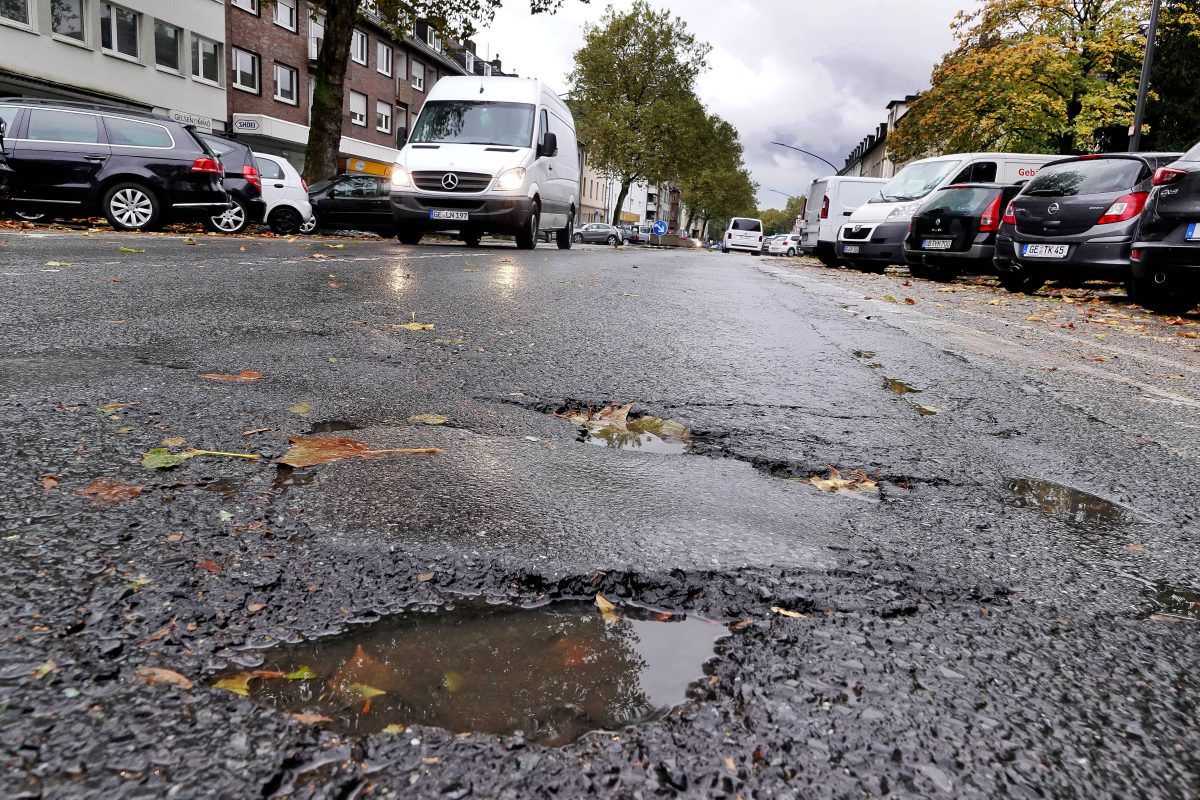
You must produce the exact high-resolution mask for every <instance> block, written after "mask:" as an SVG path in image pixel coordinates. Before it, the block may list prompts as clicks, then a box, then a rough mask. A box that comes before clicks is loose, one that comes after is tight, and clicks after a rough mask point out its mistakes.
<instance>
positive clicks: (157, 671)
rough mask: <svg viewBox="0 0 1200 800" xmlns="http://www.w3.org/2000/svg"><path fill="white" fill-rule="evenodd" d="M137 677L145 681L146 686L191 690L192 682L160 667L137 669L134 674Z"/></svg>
mask: <svg viewBox="0 0 1200 800" xmlns="http://www.w3.org/2000/svg"><path fill="white" fill-rule="evenodd" d="M134 674H135V675H137V677H138V678H139V679H141V680H143V681H145V682H146V683H147V684H148V685H150V686H154V685H162V684H166V685H169V686H182V687H183V688H184V689H190V688H192V682H191V681H189V680H188V679H187V678H185V677H183V676H182V675H180V674H179V673H178V672H175V671H174V670H170V669H163V668H162V667H138V668H137V670H136V671H135V672H134Z"/></svg>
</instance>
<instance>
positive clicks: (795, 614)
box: [771, 606, 807, 619]
mask: <svg viewBox="0 0 1200 800" xmlns="http://www.w3.org/2000/svg"><path fill="white" fill-rule="evenodd" d="M771 611H772V612H774V613H776V614H778V615H779V616H781V617H787V618H789V619H807V617H806V616H805V615H804V614H801V613H800V612H799V611H788V610H787V609H786V608H780V607H779V606H771Z"/></svg>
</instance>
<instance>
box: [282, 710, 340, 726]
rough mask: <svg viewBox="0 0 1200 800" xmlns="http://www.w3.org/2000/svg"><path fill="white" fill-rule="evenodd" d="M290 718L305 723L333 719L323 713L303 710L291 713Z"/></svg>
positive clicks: (310, 723) (314, 723)
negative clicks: (309, 712)
mask: <svg viewBox="0 0 1200 800" xmlns="http://www.w3.org/2000/svg"><path fill="white" fill-rule="evenodd" d="M292 719H294V720H296V721H297V722H302V723H304V724H305V725H316V724H317V723H319V722H333V720H331V719H330V718H329V717H327V716H325V715H324V714H307V713H304V712H299V713H295V714H292Z"/></svg>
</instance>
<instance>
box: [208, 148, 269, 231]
mask: <svg viewBox="0 0 1200 800" xmlns="http://www.w3.org/2000/svg"><path fill="white" fill-rule="evenodd" d="M196 135H197V136H199V137H200V140H201V141H202V142H204V144H206V145H208V148H209V149H210V150H212V151H213V152H214V153H216V154H217V158H219V159H220V160H221V168H222V169H223V170H224V172H225V180H224V184H225V191H226V192H228V193H229V208H227V209H223V210H222V211H221V213H220V214H215V215H213V216H211V217H205V218H204V227H206V228H208V229H209V230H210V231H213V232H214V233H241V232H242V231H243V230H245V229H246V226H247V225H249V224H250V223H252V222H263V221H264V220H265V217H266V214H267V201H266V200H263V195H262V176H261V175H259V174H258V166H257V165H256V164H255V161H254V153H253V152H252V151H251V150H250V148H249V147H247V146H246V145H244V144H242V143H241V142H235V141H233V140H232V139H226V138H225V137H224V136H217V135H215V134H211V133H198V134H196Z"/></svg>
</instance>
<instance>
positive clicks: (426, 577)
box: [417, 572, 433, 583]
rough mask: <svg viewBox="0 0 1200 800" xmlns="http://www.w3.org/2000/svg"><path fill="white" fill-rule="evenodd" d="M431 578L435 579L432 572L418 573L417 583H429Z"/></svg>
mask: <svg viewBox="0 0 1200 800" xmlns="http://www.w3.org/2000/svg"><path fill="white" fill-rule="evenodd" d="M431 580H433V573H432V572H420V573H417V583H429V582H430V581H431Z"/></svg>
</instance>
